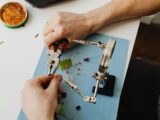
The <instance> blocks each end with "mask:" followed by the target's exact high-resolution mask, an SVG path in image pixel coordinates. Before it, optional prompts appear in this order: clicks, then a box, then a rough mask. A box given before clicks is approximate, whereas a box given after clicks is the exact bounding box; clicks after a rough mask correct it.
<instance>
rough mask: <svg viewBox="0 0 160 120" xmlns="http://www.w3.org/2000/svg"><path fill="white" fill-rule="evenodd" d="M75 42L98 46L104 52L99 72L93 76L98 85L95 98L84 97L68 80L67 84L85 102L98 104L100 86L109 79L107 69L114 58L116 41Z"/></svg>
mask: <svg viewBox="0 0 160 120" xmlns="http://www.w3.org/2000/svg"><path fill="white" fill-rule="evenodd" d="M73 42H76V43H79V44H83V45H96V46H97V47H99V48H101V49H102V50H103V55H102V58H101V62H100V65H99V70H98V71H97V72H95V73H93V76H92V77H93V78H94V79H95V80H96V85H95V89H94V94H93V96H84V95H83V94H82V93H81V92H80V90H79V89H78V86H77V85H75V84H73V83H72V82H71V81H67V80H66V83H67V84H68V85H69V86H70V87H71V88H72V89H73V90H74V91H75V92H76V93H78V94H79V95H80V96H81V97H82V99H83V100H84V101H85V102H89V103H96V96H97V92H98V89H99V84H100V83H103V82H102V81H106V80H107V78H108V73H107V68H108V65H109V61H110V59H111V57H112V54H113V51H114V49H115V44H116V41H115V40H109V41H108V42H107V43H106V44H105V43H102V42H100V41H99V42H92V41H91V42H90V41H85V40H73ZM104 83H105V82H104Z"/></svg>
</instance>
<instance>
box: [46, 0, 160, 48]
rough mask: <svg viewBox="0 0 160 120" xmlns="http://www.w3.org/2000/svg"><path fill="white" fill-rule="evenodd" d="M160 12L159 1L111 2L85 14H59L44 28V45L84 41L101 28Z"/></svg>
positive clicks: (123, 0) (117, 0) (122, 0)
mask: <svg viewBox="0 0 160 120" xmlns="http://www.w3.org/2000/svg"><path fill="white" fill-rule="evenodd" d="M158 11H160V0H113V1H111V2H110V3H108V4H106V5H104V6H102V7H100V8H97V9H95V10H91V11H89V12H87V13H81V14H77V13H69V12H59V13H57V14H55V15H54V16H53V17H51V18H50V19H49V20H48V22H47V23H46V25H45V27H44V31H43V33H44V36H45V44H46V46H47V47H49V46H50V45H51V44H52V43H53V42H55V41H57V40H60V39H64V38H65V39H68V40H70V41H72V40H74V39H84V38H85V37H86V36H88V35H89V34H91V33H94V32H96V31H97V30H99V29H101V28H102V27H104V26H106V25H108V24H110V23H113V22H117V21H120V20H125V19H131V18H136V17H141V16H144V15H150V14H153V13H156V12H158Z"/></svg>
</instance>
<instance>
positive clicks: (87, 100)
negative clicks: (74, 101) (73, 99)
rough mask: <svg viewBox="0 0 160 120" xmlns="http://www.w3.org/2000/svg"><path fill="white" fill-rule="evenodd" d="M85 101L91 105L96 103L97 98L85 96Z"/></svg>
mask: <svg viewBox="0 0 160 120" xmlns="http://www.w3.org/2000/svg"><path fill="white" fill-rule="evenodd" d="M84 101H85V102H90V103H96V97H90V96H85V97H84Z"/></svg>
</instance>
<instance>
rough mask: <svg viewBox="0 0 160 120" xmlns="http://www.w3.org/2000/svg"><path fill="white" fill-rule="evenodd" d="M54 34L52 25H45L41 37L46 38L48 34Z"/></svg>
mask: <svg viewBox="0 0 160 120" xmlns="http://www.w3.org/2000/svg"><path fill="white" fill-rule="evenodd" d="M52 32H55V30H54V25H48V24H46V25H45V27H44V29H43V35H44V36H47V35H48V34H50V33H52Z"/></svg>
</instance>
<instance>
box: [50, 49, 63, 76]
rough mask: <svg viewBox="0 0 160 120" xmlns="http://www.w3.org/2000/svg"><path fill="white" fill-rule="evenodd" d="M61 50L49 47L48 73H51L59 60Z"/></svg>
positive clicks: (55, 68)
mask: <svg viewBox="0 0 160 120" xmlns="http://www.w3.org/2000/svg"><path fill="white" fill-rule="evenodd" d="M60 55H61V50H59V49H57V50H56V51H55V50H54V49H50V50H49V51H48V75H53V74H54V73H55V71H56V70H57V68H58V65H59V62H60Z"/></svg>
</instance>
